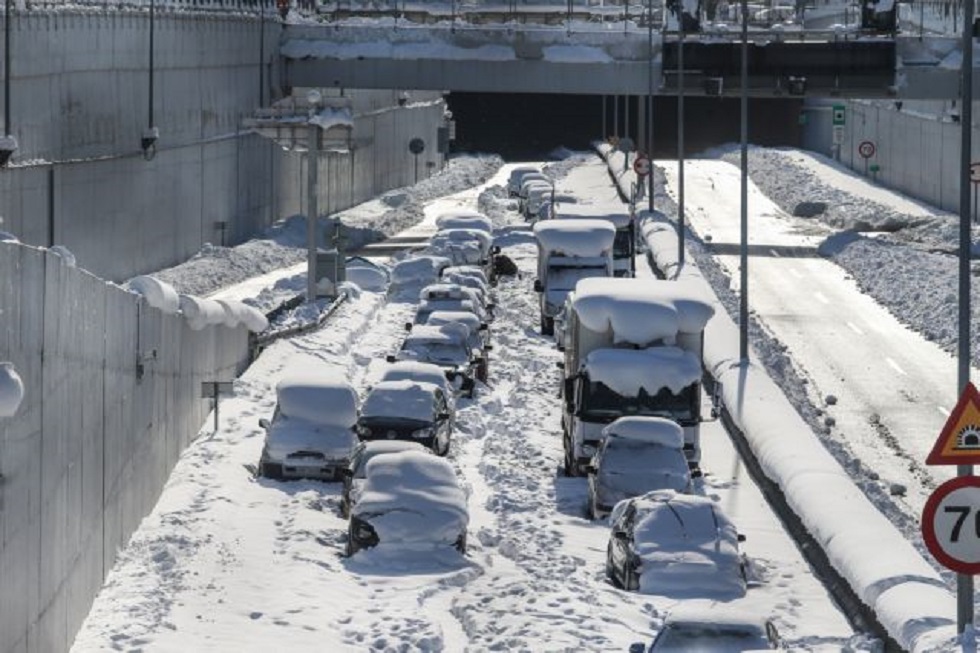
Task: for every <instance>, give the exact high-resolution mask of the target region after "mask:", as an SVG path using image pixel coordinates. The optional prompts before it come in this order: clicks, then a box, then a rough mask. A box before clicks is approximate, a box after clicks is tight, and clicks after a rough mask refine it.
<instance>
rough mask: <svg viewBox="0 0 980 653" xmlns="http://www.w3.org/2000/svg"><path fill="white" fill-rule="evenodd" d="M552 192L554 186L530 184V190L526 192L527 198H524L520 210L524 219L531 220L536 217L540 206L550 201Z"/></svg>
mask: <svg viewBox="0 0 980 653" xmlns="http://www.w3.org/2000/svg"><path fill="white" fill-rule="evenodd" d="M554 192H555V188H554V186H551V185H546V184H531V186H530V188H528V190H527V196H526V197H525V198H524V203H523V205H522V208H521V211H522V213H523V214H524V217H525V218H527V219H528V220H531V219H533V218H534V217H535V216H537V214H538V210H539V209H540V208H541V205H542V204H543V203H544V202H546V201H548V200H550V199H551V197H552V195H554Z"/></svg>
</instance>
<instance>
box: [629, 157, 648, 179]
mask: <svg viewBox="0 0 980 653" xmlns="http://www.w3.org/2000/svg"><path fill="white" fill-rule="evenodd" d="M633 172H635V173H636V174H638V175H640V176H641V177H645V176H647V175H648V174H650V159H648V158H646V157H642V156H638V157H636V160H635V161H633Z"/></svg>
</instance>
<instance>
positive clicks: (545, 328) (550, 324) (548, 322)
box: [541, 315, 555, 336]
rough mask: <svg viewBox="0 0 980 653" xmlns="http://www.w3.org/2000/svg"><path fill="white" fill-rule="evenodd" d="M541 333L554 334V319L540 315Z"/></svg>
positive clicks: (544, 334)
mask: <svg viewBox="0 0 980 653" xmlns="http://www.w3.org/2000/svg"><path fill="white" fill-rule="evenodd" d="M541 335H543V336H553V335H555V320H554V319H553V318H550V317H546V316H544V315H542V316H541Z"/></svg>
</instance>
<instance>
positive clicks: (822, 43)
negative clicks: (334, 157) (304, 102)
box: [280, 3, 980, 99]
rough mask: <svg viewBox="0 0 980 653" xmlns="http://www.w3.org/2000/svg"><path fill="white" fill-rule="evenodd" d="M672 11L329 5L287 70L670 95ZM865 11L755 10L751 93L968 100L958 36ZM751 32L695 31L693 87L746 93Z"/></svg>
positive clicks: (304, 31) (384, 80)
mask: <svg viewBox="0 0 980 653" xmlns="http://www.w3.org/2000/svg"><path fill="white" fill-rule="evenodd" d="M760 12H764V9H758V10H757V11H756V16H758V15H760ZM848 12H850V15H848ZM648 14H649V15H650V16H652V17H648ZM661 15H662V13H661V12H659V11H658V9H657V7H653V10H652V11H647V10H646V9H645V8H643V7H641V8H640V9H639V10H636V8H634V15H632V16H631V15H630V14H629V7H628V6H627V7H623V6H619V7H613V8H609V7H595V8H591V9H590V8H576V7H574V6H573V5H572V4H569V5H567V6H553V5H552V6H544V7H542V6H538V7H528V6H527V5H520V6H518V5H517V4H516V3H511V4H509V5H508V6H507V7H504V8H493V7H486V6H484V5H480V6H477V7H471V8H469V9H467V10H463V9H460V8H459V7H457V6H456V5H455V4H453V5H439V4H436V5H424V6H411V7H409V6H406V5H402V6H401V7H400V8H399V7H398V6H397V4H396V5H395V6H394V8H391V7H388V8H385V9H377V8H362V9H353V8H351V7H349V6H348V7H347V8H344V7H338V6H337V5H328V6H326V9H322V10H321V13H320V15H319V19H320V20H319V22H316V21H309V22H305V23H303V24H289V25H287V26H286V27H285V29H284V32H283V36H282V40H281V48H280V60H281V65H282V70H281V75H282V76H281V79H282V80H283V81H284V84H285V86H287V87H326V88H329V87H340V88H369V89H370V88H386V89H390V88H395V89H398V88H404V89H419V90H448V91H457V92H466V91H469V92H489V93H493V92H502V93H503V92H507V93H523V92H528V93H531V92H534V93H558V94H561V93H567V94H588V95H592V94H594V95H617V94H618V95H646V94H648V93H649V92H650V91H651V89H652V91H653V94H663V95H671V94H675V93H676V92H677V89H678V83H677V80H678V75H677V59H678V56H677V55H678V35H677V34H676V33H668V32H664V31H663V29H662V28H663V21H662V20H661ZM855 18H856V17H855V16H854V10H853V9H852V8H850V7H847V6H843V5H829V6H823V7H822V8H820V9H813V10H811V11H810V12H809V16H808V17H806V20H805V21H804V22H803V24H802V25H800V24H799V23H795V24H791V23H784V22H772V21H770V24H760V21H759V20H758V19H757V18H754V20H753V23H754V24H753V25H752V26H751V27H750V31H749V77H750V79H749V92H750V95H751V96H753V97H781V96H787V95H807V96H817V97H841V98H895V99H902V98H907V99H948V98H956V97H958V94H959V39H958V37H955V36H943V35H935V36H929V35H921V34H905V33H902V32H898V33H896V34H885V35H879V34H871V33H867V32H862V31H860V30H859V29H858V28H857V26H856V24H855ZM763 22H765V21H763ZM740 39H741V33H740V27H739V26H738V25H737V24H731V25H725V24H721V23H720V22H718V21H715V22H714V23H712V24H709V26H708V27H705V28H704V31H702V32H701V33H698V34H688V35H686V36H685V37H684V88H685V93H686V94H691V95H698V94H702V95H723V96H737V95H739V94H740V88H741V84H740V66H741V40H740ZM975 83H980V77H978V78H977V80H976V82H975Z"/></svg>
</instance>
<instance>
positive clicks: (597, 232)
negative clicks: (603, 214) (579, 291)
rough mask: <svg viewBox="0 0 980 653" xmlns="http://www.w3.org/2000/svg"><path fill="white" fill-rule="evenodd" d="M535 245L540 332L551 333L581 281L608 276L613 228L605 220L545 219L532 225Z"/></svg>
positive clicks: (535, 286) (610, 268) (610, 264)
mask: <svg viewBox="0 0 980 653" xmlns="http://www.w3.org/2000/svg"><path fill="white" fill-rule="evenodd" d="M534 238H535V240H536V241H537V243H538V278H537V279H536V280H535V281H534V290H535V291H536V292H538V293H540V295H541V298H540V305H541V333H542V334H544V335H548V336H550V335H552V334H554V328H555V315H557V314H558V311H559V310H561V307H562V304H563V303H564V302H565V296H566V295H567V294H568V293H569V292H571V291H572V290H574V289H575V284H576V283H578V281H579V280H580V279H587V278H589V277H611V276H612V274H613V258H612V252H613V242H614V241H615V240H616V228H615V227H614V226H613V225H612V223H611V222H609V221H608V220H593V219H579V218H576V219H570V220H545V221H543V222H538V223H537V224H535V225H534Z"/></svg>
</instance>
